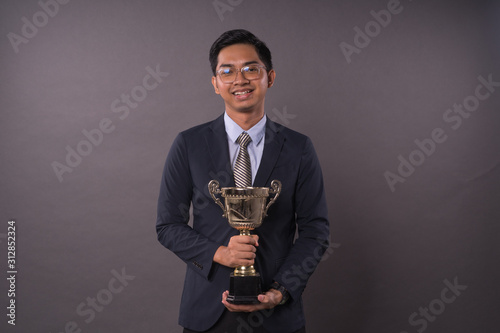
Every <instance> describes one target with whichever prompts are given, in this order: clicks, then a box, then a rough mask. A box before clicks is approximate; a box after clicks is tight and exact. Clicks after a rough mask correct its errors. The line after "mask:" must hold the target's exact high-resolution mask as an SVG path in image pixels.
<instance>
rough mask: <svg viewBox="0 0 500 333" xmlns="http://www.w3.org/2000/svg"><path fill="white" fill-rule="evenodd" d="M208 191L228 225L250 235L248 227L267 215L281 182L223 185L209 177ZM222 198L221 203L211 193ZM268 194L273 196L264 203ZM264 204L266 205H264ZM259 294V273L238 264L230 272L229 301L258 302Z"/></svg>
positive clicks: (236, 302) (253, 227)
mask: <svg viewBox="0 0 500 333" xmlns="http://www.w3.org/2000/svg"><path fill="white" fill-rule="evenodd" d="M208 191H209V193H210V195H211V196H212V199H214V201H215V203H216V204H218V205H219V206H220V207H221V208H222V212H223V214H222V216H223V217H225V218H227V220H228V222H229V225H230V226H231V227H233V228H235V229H237V230H239V232H240V235H244V236H250V235H251V234H250V230H253V229H255V228H258V227H259V226H260V225H261V224H262V220H263V219H264V217H266V216H267V210H268V209H269V207H270V206H271V205H272V204H273V203H274V202H275V201H276V199H277V198H278V196H279V194H280V192H281V182H280V181H278V180H273V181H272V182H271V188H269V187H223V188H222V189H219V182H218V181H217V180H211V181H210V182H209V183H208ZM216 194H220V195H221V196H222V197H223V198H224V205H223V204H222V202H221V201H220V199H219V198H217V197H216V196H215V195H216ZM270 194H274V196H273V197H272V198H271V199H270V201H269V203H267V199H268V198H269V195H270ZM266 203H267V204H266ZM261 293H262V289H261V284H260V274H259V273H258V272H257V271H256V270H255V267H254V266H253V265H250V266H238V267H236V268H235V269H234V271H233V272H232V273H231V275H230V284H229V296H228V297H227V301H228V302H229V303H232V304H258V303H259V300H258V298H257V296H258V295H259V294H261Z"/></svg>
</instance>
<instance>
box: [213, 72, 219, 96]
mask: <svg viewBox="0 0 500 333" xmlns="http://www.w3.org/2000/svg"><path fill="white" fill-rule="evenodd" d="M212 85H213V86H214V90H215V93H216V94H217V95H220V92H219V87H218V86H217V78H216V77H215V76H212Z"/></svg>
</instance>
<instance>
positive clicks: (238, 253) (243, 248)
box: [214, 235, 259, 268]
mask: <svg viewBox="0 0 500 333" xmlns="http://www.w3.org/2000/svg"><path fill="white" fill-rule="evenodd" d="M257 246H259V236H257V235H251V236H240V235H238V236H233V237H231V239H230V240H229V243H228V244H227V246H223V245H221V246H219V248H218V249H217V251H216V252H215V254H214V261H215V262H216V263H218V264H221V265H224V266H227V267H231V268H235V267H237V266H250V265H253V264H254V259H255V251H256V247H257Z"/></svg>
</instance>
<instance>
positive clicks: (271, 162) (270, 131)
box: [253, 116, 284, 187]
mask: <svg viewBox="0 0 500 333" xmlns="http://www.w3.org/2000/svg"><path fill="white" fill-rule="evenodd" d="M266 117H267V116H266ZM280 128H281V125H278V124H276V123H275V122H273V121H271V120H270V119H269V118H267V121H266V136H265V138H264V140H265V143H264V152H263V153H262V160H261V162H260V166H259V169H258V170H257V175H256V176H255V180H254V184H253V186H256V187H261V186H266V184H267V183H268V182H269V181H270V179H269V177H270V176H271V172H272V171H273V169H274V166H275V165H276V162H277V161H278V158H279V155H280V152H281V148H282V147H283V143H284V138H283V136H282V135H281V133H280Z"/></svg>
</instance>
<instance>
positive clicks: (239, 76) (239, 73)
mask: <svg viewBox="0 0 500 333" xmlns="http://www.w3.org/2000/svg"><path fill="white" fill-rule="evenodd" d="M241 81H245V82H248V81H249V80H248V79H247V78H246V77H245V75H244V74H243V72H242V71H241V69H240V70H239V71H236V78H235V79H234V82H233V83H236V82H241Z"/></svg>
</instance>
